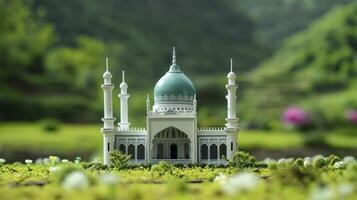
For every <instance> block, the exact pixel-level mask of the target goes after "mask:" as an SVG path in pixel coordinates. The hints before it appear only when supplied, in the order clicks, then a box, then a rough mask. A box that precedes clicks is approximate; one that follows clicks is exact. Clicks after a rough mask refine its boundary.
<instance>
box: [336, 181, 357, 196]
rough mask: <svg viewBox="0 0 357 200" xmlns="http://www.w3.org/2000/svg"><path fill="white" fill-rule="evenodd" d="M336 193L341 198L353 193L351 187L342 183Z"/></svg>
mask: <svg viewBox="0 0 357 200" xmlns="http://www.w3.org/2000/svg"><path fill="white" fill-rule="evenodd" d="M337 191H338V193H339V195H340V196H341V197H346V196H349V195H350V194H352V193H353V186H352V185H351V184H348V183H343V184H341V185H339V187H338V189H337Z"/></svg>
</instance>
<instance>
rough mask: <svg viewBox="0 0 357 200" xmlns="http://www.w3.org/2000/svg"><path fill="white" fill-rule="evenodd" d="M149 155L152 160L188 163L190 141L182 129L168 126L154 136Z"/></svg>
mask: <svg viewBox="0 0 357 200" xmlns="http://www.w3.org/2000/svg"><path fill="white" fill-rule="evenodd" d="M151 155H152V160H153V162H159V161H161V160H164V161H167V162H172V163H186V162H187V163H189V162H190V161H191V160H190V159H191V158H190V157H191V141H190V139H189V138H188V136H187V134H185V133H184V132H183V131H181V130H179V129H177V128H175V127H173V126H170V127H168V128H166V129H164V130H162V131H160V132H159V133H157V134H156V135H155V136H154V138H153V140H152V154H151Z"/></svg>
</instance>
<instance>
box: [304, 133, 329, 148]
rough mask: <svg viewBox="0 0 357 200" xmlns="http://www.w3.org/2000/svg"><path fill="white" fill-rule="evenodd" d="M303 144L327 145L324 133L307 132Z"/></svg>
mask: <svg viewBox="0 0 357 200" xmlns="http://www.w3.org/2000/svg"><path fill="white" fill-rule="evenodd" d="M304 145H305V146H307V147H326V146H328V144H327V142H326V139H325V135H324V134H321V133H311V132H310V133H307V134H306V136H305V137H304Z"/></svg>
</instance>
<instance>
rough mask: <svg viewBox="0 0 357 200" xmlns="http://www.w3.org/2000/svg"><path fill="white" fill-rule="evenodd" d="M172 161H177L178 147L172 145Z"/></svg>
mask: <svg viewBox="0 0 357 200" xmlns="http://www.w3.org/2000/svg"><path fill="white" fill-rule="evenodd" d="M170 159H177V145H176V144H171V145H170Z"/></svg>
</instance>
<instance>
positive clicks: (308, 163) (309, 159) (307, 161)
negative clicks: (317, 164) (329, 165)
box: [304, 157, 312, 167]
mask: <svg viewBox="0 0 357 200" xmlns="http://www.w3.org/2000/svg"><path fill="white" fill-rule="evenodd" d="M311 164H312V159H311V158H310V157H306V158H304V167H308V166H311Z"/></svg>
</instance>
